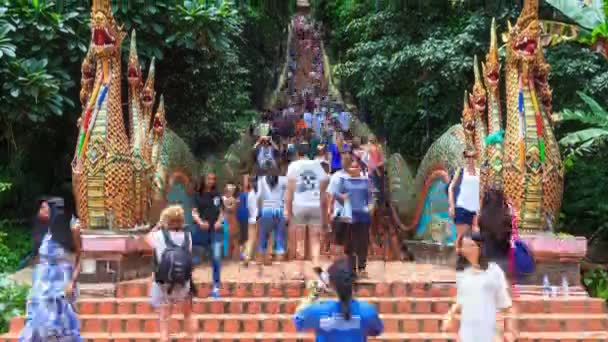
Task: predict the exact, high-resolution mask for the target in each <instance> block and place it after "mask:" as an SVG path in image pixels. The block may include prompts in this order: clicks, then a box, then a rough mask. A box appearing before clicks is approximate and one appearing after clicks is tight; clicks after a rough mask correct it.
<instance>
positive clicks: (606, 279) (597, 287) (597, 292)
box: [583, 268, 608, 303]
mask: <svg viewBox="0 0 608 342" xmlns="http://www.w3.org/2000/svg"><path fill="white" fill-rule="evenodd" d="M583 283H584V284H585V287H586V288H587V292H589V295H590V296H592V297H597V298H602V299H604V300H605V301H606V302H607V303H608V272H607V271H606V270H602V269H599V268H596V269H593V270H590V271H587V272H586V273H585V274H584V276H583Z"/></svg>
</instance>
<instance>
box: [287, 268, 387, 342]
mask: <svg viewBox="0 0 608 342" xmlns="http://www.w3.org/2000/svg"><path fill="white" fill-rule="evenodd" d="M320 273H321V276H320V277H319V278H320V280H319V281H324V280H321V279H324V278H329V284H323V286H322V287H325V286H324V285H329V287H330V290H332V291H333V292H335V294H336V295H337V297H338V300H334V299H329V300H324V301H318V300H314V301H313V302H312V303H308V301H307V299H305V301H304V302H303V303H302V305H300V306H299V307H298V308H297V309H296V313H295V316H294V323H295V325H296V330H297V331H305V330H314V331H315V334H316V336H317V337H316V341H317V342H325V341H340V342H365V341H367V337H368V336H378V335H380V334H381V333H382V332H383V330H384V324H383V323H382V320H381V319H380V317H379V316H378V312H377V311H376V308H375V307H374V306H373V305H371V304H369V303H367V302H364V301H359V300H357V299H354V298H353V282H354V280H355V276H354V274H353V272H352V267H351V265H350V262H349V261H348V260H347V259H340V260H337V261H336V262H334V263H333V264H332V265H331V266H330V267H329V269H328V270H327V274H323V273H324V272H322V270H321V272H320Z"/></svg>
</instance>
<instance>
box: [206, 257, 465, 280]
mask: <svg viewBox="0 0 608 342" xmlns="http://www.w3.org/2000/svg"><path fill="white" fill-rule="evenodd" d="M322 266H323V267H327V266H329V262H328V261H327V262H324V263H323V265H322ZM300 267H301V266H300V262H297V261H288V262H284V263H274V264H273V265H271V266H263V267H261V268H260V266H258V265H255V264H252V265H250V266H249V267H244V266H242V265H240V264H239V263H237V262H234V261H229V262H227V263H226V264H224V265H223V268H222V281H235V282H241V281H242V282H252V281H256V282H260V281H264V282H266V281H268V282H277V281H282V280H292V279H293V278H294V275H295V273H296V272H297V271H298V270H299V269H300ZM312 267H313V265H312V263H311V262H310V261H306V264H305V271H306V276H307V277H313V276H314V273H313V272H312ZM260 269H261V272H260ZM367 271H368V274H369V278H368V280H369V281H371V282H398V281H404V282H412V281H433V282H453V281H454V280H455V272H454V270H453V268H450V267H449V266H438V265H430V264H416V263H410V262H400V261H390V262H386V263H384V262H382V261H371V262H370V263H369V264H368V267H367ZM194 277H195V279H196V280H197V281H201V282H208V281H211V266H210V265H203V266H201V267H198V268H197V269H196V270H195V273H194Z"/></svg>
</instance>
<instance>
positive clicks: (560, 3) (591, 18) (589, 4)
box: [547, 0, 606, 31]
mask: <svg viewBox="0 0 608 342" xmlns="http://www.w3.org/2000/svg"><path fill="white" fill-rule="evenodd" d="M547 3H548V4H549V5H551V6H553V7H554V8H555V9H557V10H558V11H560V12H562V13H563V14H564V15H565V16H566V17H568V18H570V19H571V20H573V21H574V22H576V24H577V25H579V26H581V27H582V28H585V29H587V30H590V31H591V30H593V29H594V28H595V27H597V26H599V25H601V24H602V23H604V22H606V14H605V12H604V4H603V1H602V0H583V1H573V0H547Z"/></svg>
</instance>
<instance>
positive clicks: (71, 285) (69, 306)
mask: <svg viewBox="0 0 608 342" xmlns="http://www.w3.org/2000/svg"><path fill="white" fill-rule="evenodd" d="M63 206H64V205H63V199H61V198H53V199H49V200H42V201H41V202H40V207H39V209H38V215H37V219H36V221H37V224H36V227H35V228H34V238H35V240H34V244H35V246H34V250H35V251H36V252H37V253H38V259H39V260H38V264H37V265H36V266H35V268H34V273H33V275H32V289H31V291H30V294H29V297H28V301H27V307H26V318H25V327H24V328H23V330H21V333H20V334H19V341H20V342H44V341H70V342H77V341H82V338H81V336H80V322H79V321H78V316H77V314H76V311H75V310H74V306H75V305H76V297H77V293H78V291H77V288H76V279H77V278H78V274H79V273H80V249H81V238H80V226H79V224H78V223H74V224H70V222H69V221H68V220H67V215H66V213H65V211H64V207H63Z"/></svg>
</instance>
